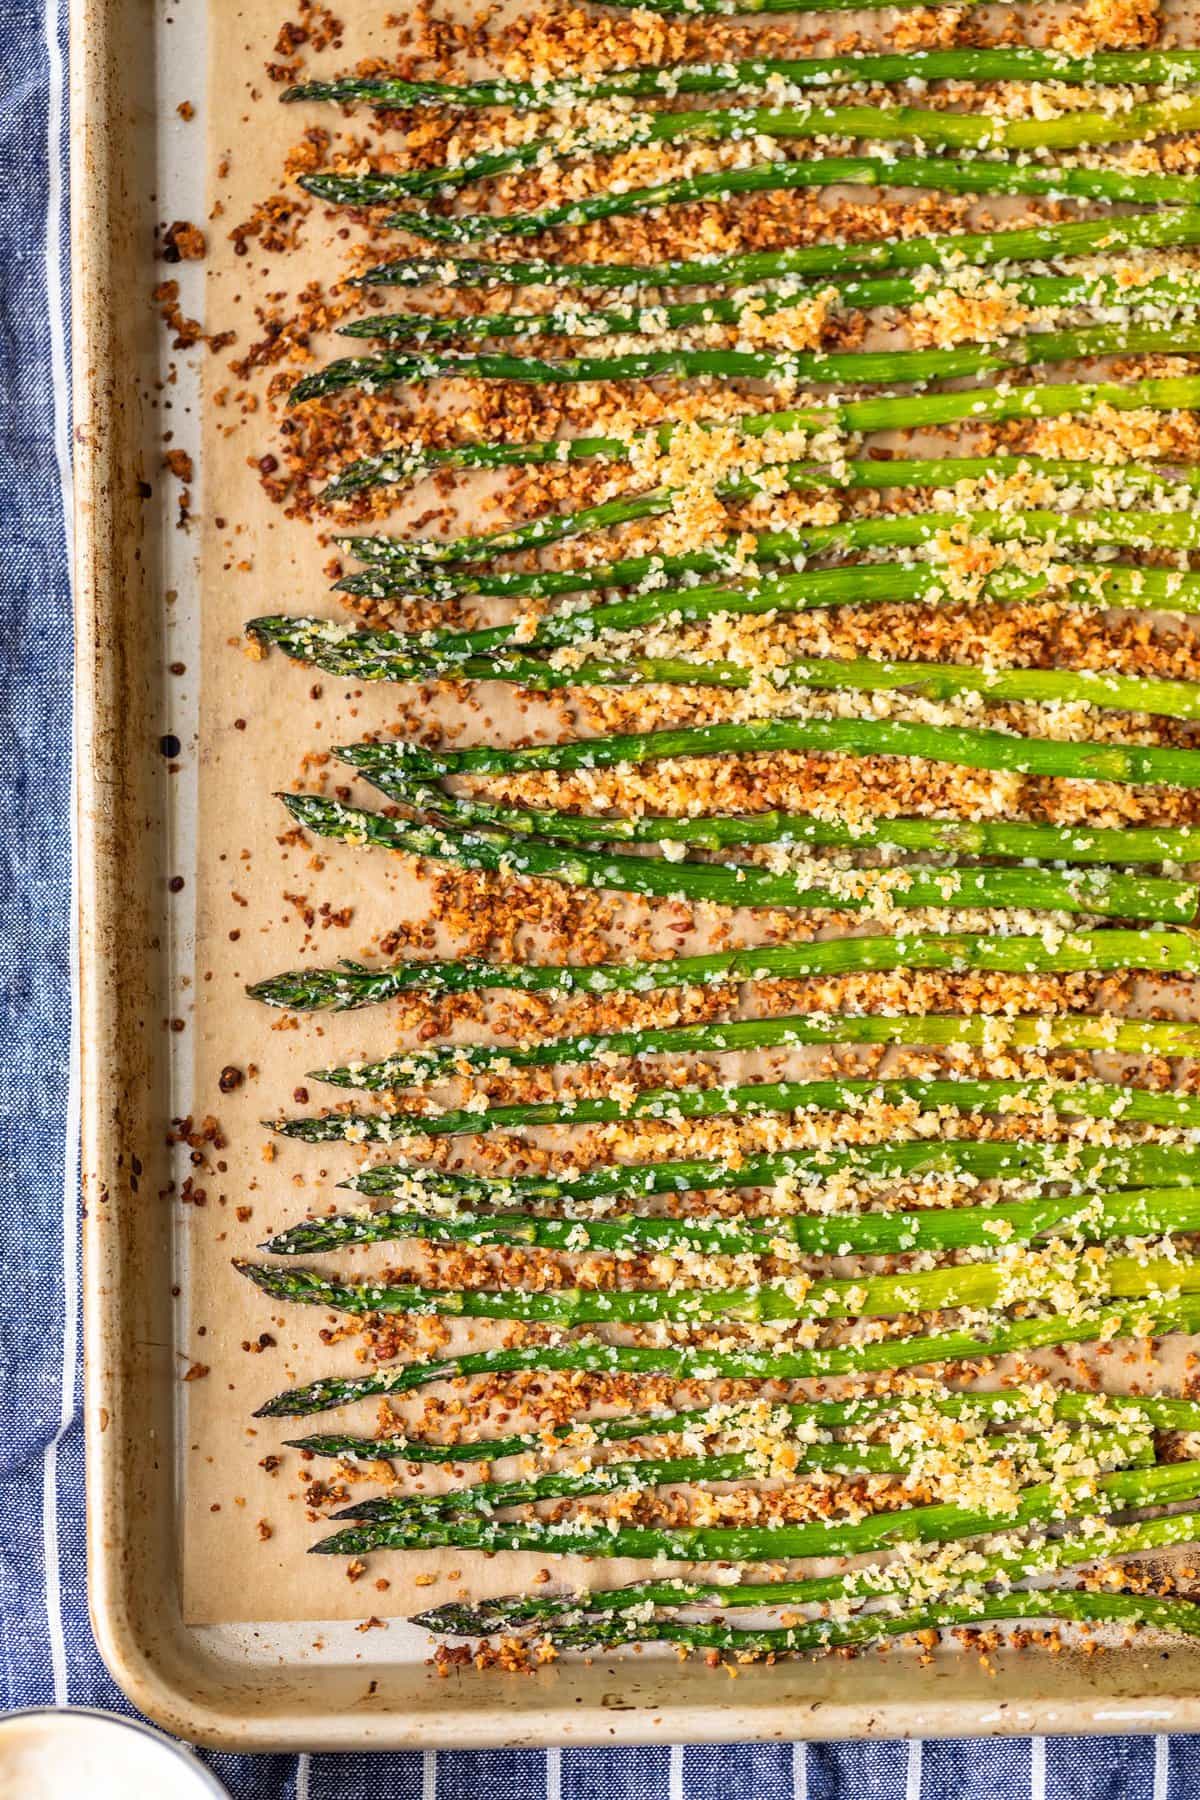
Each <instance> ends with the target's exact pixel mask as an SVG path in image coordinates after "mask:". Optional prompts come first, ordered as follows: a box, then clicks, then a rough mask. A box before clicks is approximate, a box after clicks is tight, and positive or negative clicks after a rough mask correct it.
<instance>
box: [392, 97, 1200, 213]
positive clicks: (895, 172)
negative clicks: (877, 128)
mask: <svg viewBox="0 0 1200 1800" xmlns="http://www.w3.org/2000/svg"><path fill="white" fill-rule="evenodd" d="M947 116H949V115H947V114H940V115H939V117H943V118H944V117H947ZM843 185H846V186H859V187H873V188H883V189H889V190H890V189H896V188H916V189H932V190H933V191H935V192H937V193H945V194H970V195H984V194H1031V195H1044V196H1046V197H1048V198H1052V199H1068V198H1070V199H1075V200H1106V201H1127V202H1130V203H1132V204H1135V205H1139V204H1140V205H1148V206H1156V205H1179V206H1186V207H1188V208H1193V207H1195V206H1196V204H1197V199H1198V191H1197V186H1196V180H1195V177H1194V176H1190V175H1163V174H1157V173H1155V174H1141V173H1129V172H1126V171H1125V170H1122V169H1113V168H1106V169H1096V168H1089V167H1087V166H1085V165H1073V166H1066V167H1064V166H1063V165H1062V164H1057V165H1055V166H1054V167H1048V166H1036V165H1031V164H1028V163H1018V162H985V161H983V160H982V159H979V158H976V157H973V156H964V155H958V156H955V157H954V158H953V159H951V158H949V157H933V156H931V157H903V156H896V157H892V156H878V157H871V156H855V157H850V156H841V157H833V156H813V157H808V158H804V159H802V160H799V161H796V162H777V161H770V162H763V163H753V164H751V165H749V166H748V167H746V168H734V169H713V170H710V171H709V172H708V173H706V174H702V175H684V176H677V177H675V178H674V179H670V180H665V181H660V182H657V183H656V184H655V185H653V186H651V187H641V188H625V189H621V190H618V189H609V190H607V191H605V192H600V193H595V194H589V195H587V196H585V198H583V199H581V200H569V201H564V202H562V203H560V204H557V205H552V206H547V207H543V208H542V209H541V210H540V211H537V212H527V213H465V214H458V215H456V216H455V217H453V218H441V217H438V216H436V215H435V214H433V213H429V212H415V211H405V212H400V213H394V214H393V215H392V217H391V218H390V219H389V220H388V221H387V223H388V224H389V225H391V226H394V227H396V228H397V229H400V230H404V231H408V232H409V233H411V235H412V236H414V237H420V238H425V239H429V240H433V241H440V242H442V243H448V244H467V243H472V242H475V241H477V240H479V239H484V238H506V237H540V236H541V235H542V233H543V232H547V231H557V230H559V229H561V228H562V227H564V226H573V225H586V224H592V223H594V222H596V221H597V220H600V219H617V218H629V217H630V216H635V215H637V214H640V213H646V212H651V211H655V210H657V209H658V208H660V207H664V206H678V205H682V204H692V203H695V202H697V201H704V200H728V199H732V198H733V197H734V196H735V195H739V194H765V193H787V192H796V191H797V190H803V189H806V188H825V187H838V186H843Z"/></svg>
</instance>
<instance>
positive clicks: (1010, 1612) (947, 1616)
mask: <svg viewBox="0 0 1200 1800" xmlns="http://www.w3.org/2000/svg"><path fill="white" fill-rule="evenodd" d="M612 4H615V5H621V4H622V0H612ZM1172 1541H1174V1540H1172ZM318 1548H320V1546H318ZM1031 1619H1054V1620H1059V1621H1062V1622H1063V1623H1065V1624H1096V1625H1144V1626H1149V1627H1151V1628H1152V1629H1154V1630H1156V1631H1162V1632H1169V1633H1171V1634H1173V1635H1175V1636H1183V1637H1198V1636H1200V1606H1196V1605H1194V1604H1193V1602H1192V1601H1190V1600H1177V1599H1169V1600H1165V1599H1158V1598H1150V1597H1147V1596H1145V1595H1141V1594H1098V1593H1093V1592H1090V1591H1088V1590H1083V1589H1076V1588H1069V1589H1064V1588H1050V1589H1040V1588H1039V1589H1035V1590H1033V1591H1026V1592H1021V1593H1008V1594H985V1595H980V1596H979V1598H978V1599H974V1600H967V1601H964V1600H961V1599H947V1600H936V1601H935V1600H927V1601H925V1602H923V1603H922V1604H921V1605H920V1606H917V1607H914V1608H912V1609H911V1610H910V1611H908V1612H905V1613H899V1614H897V1613H891V1612H866V1613H863V1614H861V1615H859V1616H858V1617H855V1618H852V1619H846V1620H835V1619H811V1620H809V1621H807V1622H806V1623H805V1624H803V1625H767V1626H758V1627H755V1628H754V1629H751V1630H747V1629H745V1628H743V1627H738V1626H734V1625H725V1624H715V1623H713V1622H711V1621H707V1620H692V1619H678V1618H665V1619H664V1618H651V1619H644V1620H635V1619H632V1618H616V1619H603V1620H601V1619H589V1620H586V1621H583V1622H581V1623H579V1624H574V1625H562V1626H560V1625H554V1626H551V1628H550V1630H549V1632H548V1633H547V1636H548V1637H549V1639H550V1641H551V1642H552V1643H554V1644H556V1645H558V1646H560V1647H561V1648H563V1649H586V1648H589V1647H592V1648H594V1647H596V1646H599V1645H601V1644H603V1645H606V1646H608V1647H610V1648H611V1647H613V1646H615V1645H618V1644H637V1643H657V1642H664V1643H671V1644H678V1645H680V1646H682V1647H683V1648H684V1649H687V1650H710V1651H711V1650H728V1651H731V1652H734V1653H736V1655H737V1656H738V1658H739V1660H740V1659H742V1658H751V1659H753V1658H754V1657H770V1658H771V1659H772V1660H774V1659H775V1658H776V1657H779V1656H789V1655H792V1656H794V1655H796V1654H798V1653H801V1652H804V1651H818V1650H836V1649H857V1648H864V1647H866V1646H867V1645H870V1644H877V1643H882V1642H884V1641H886V1640H887V1639H890V1638H897V1637H907V1636H910V1635H913V1634H915V1633H922V1634H924V1633H927V1632H930V1631H944V1630H947V1629H949V1628H950V1627H951V1626H969V1627H975V1628H978V1627H980V1626H982V1625H984V1624H988V1623H993V1622H995V1623H1001V1624H1004V1623H1008V1624H1016V1623H1018V1622H1019V1621H1023V1620H1031Z"/></svg>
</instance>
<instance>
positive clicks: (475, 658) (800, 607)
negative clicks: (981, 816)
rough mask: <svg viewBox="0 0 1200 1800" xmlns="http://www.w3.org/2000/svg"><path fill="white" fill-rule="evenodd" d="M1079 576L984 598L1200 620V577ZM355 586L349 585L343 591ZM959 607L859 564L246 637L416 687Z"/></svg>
mask: <svg viewBox="0 0 1200 1800" xmlns="http://www.w3.org/2000/svg"><path fill="white" fill-rule="evenodd" d="M1071 569H1072V571H1073V574H1071V575H1070V576H1068V575H1066V573H1065V570H1064V569H1061V568H1060V569H1058V570H1047V571H1046V572H1045V573H1043V574H1038V575H1026V574H1024V573H1023V572H1022V571H1019V570H1015V569H999V570H997V571H996V572H995V573H994V574H993V575H990V576H988V577H987V578H986V579H985V580H984V581H983V583H982V584H981V594H982V596H983V597H984V598H986V599H989V600H1029V599H1036V598H1038V597H1039V596H1041V595H1043V594H1045V595H1047V596H1052V597H1053V598H1054V599H1056V600H1063V599H1065V600H1069V601H1073V602H1075V603H1076V604H1079V605H1083V606H1113V607H1117V606H1119V607H1123V608H1128V609H1131V610H1139V609H1151V610H1154V611H1162V612H1170V613H1182V614H1187V613H1193V612H1197V611H1200V571H1195V570H1188V571H1181V570H1178V569H1142V568H1122V567H1117V566H1115V565H1114V564H1111V563H1108V564H1106V563H1075V564H1072V565H1071ZM371 580H372V581H374V580H375V577H372V578H371ZM350 585H351V584H350V582H343V583H342V586H343V587H349V586H350ZM384 585H385V586H386V585H387V578H385V582H384ZM952 598H953V597H952V595H951V594H950V593H949V591H948V590H947V588H946V586H945V583H944V580H943V577H942V575H941V572H940V570H939V569H938V567H937V566H936V565H933V566H929V565H925V564H920V563H914V564H904V563H857V564H851V565H850V566H849V567H842V568H832V569H813V570H806V571H805V572H804V573H802V574H799V575H783V576H779V577H776V578H775V579H774V580H769V581H758V582H755V583H754V584H753V585H752V586H750V587H745V588H736V587H721V586H699V587H691V588H687V587H673V588H651V589H649V590H648V591H647V592H645V593H642V594H634V595H632V596H629V597H627V598H625V599H622V600H614V601H609V602H606V603H601V604H599V605H593V606H590V607H588V608H587V609H586V610H584V611H578V612H570V611H567V612H559V613H555V614H552V615H550V616H549V617H547V618H544V619H543V620H541V621H540V622H539V623H538V624H537V625H536V626H535V627H534V629H533V630H532V631H528V634H527V636H525V637H523V638H522V636H521V628H520V627H519V626H518V625H517V624H515V623H514V624H508V625H497V626H484V627H480V628H477V629H474V630H469V631H440V632H435V631H430V632H392V631H355V630H352V629H351V628H349V627H347V626H343V625H340V624H337V623H335V622H334V621H332V620H328V619H317V618H311V617H308V618H306V617H298V618H289V617H286V616H281V615H278V614H276V615H273V616H267V617H263V618H258V619H251V620H250V621H249V622H248V623H247V626H246V630H247V632H248V633H249V634H250V635H251V636H252V637H254V638H256V639H257V640H258V642H259V643H260V644H264V645H274V646H276V647H278V648H279V649H281V650H283V651H284V653H285V654H286V655H287V656H290V657H293V658H295V659H296V660H297V661H300V662H309V663H315V664H316V666H317V667H318V668H321V669H324V670H325V671H326V673H327V674H330V675H348V676H352V677H353V678H354V679H356V680H359V681H412V680H416V679H418V678H421V677H424V676H425V675H427V673H428V665H429V664H430V663H433V662H437V663H445V664H446V665H447V666H448V673H452V668H453V666H458V665H461V666H462V667H463V668H464V669H465V668H467V667H468V666H473V665H476V664H478V663H479V659H481V658H485V657H486V656H487V655H488V653H489V652H490V651H492V650H495V649H499V650H505V649H508V648H509V647H510V646H513V645H515V644H517V643H518V642H519V643H520V645H521V648H522V649H523V650H527V651H533V650H545V649H555V648H558V647H560V646H562V645H565V644H585V643H588V642H589V641H591V640H592V639H594V638H596V637H598V636H599V635H600V634H601V633H603V632H613V633H616V632H621V633H626V632H634V631H639V630H641V629H643V628H644V627H645V626H647V625H654V624H658V623H669V624H672V625H677V626H678V625H684V624H698V623H701V622H702V621H704V620H707V619H712V618H720V617H723V616H725V615H730V616H732V617H735V618H754V617H761V616H762V615H763V614H764V613H776V612H781V613H790V612H799V611H805V610H808V609H812V608H819V607H833V606H842V605H848V604H853V605H855V606H862V605H870V604H873V603H876V602H879V601H884V602H886V603H887V604H888V605H896V604H899V603H901V602H904V601H909V600H912V601H919V602H921V603H923V604H925V605H939V604H947V603H950V602H951V601H952ZM526 630H527V627H526Z"/></svg>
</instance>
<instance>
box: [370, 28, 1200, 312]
mask: <svg viewBox="0 0 1200 1800" xmlns="http://www.w3.org/2000/svg"><path fill="white" fill-rule="evenodd" d="M917 54H922V53H921V52H917ZM933 54H938V53H937V52H934V53H933ZM951 54H954V52H951ZM867 60H868V59H867V58H865V57H856V58H855V62H856V64H861V63H864V62H865V61H867ZM1198 239H1200V213H1197V212H1195V211H1186V210H1179V211H1176V210H1169V211H1162V212H1151V213H1135V214H1130V215H1127V216H1123V217H1119V218H1112V217H1105V218H1100V219H1068V220H1058V219H1044V220H1041V221H1040V222H1039V223H1037V224H1034V225H1020V226H1016V227H1009V228H1008V229H1007V230H1002V231H1001V230H997V231H961V232H945V233H934V234H933V235H931V236H928V237H927V236H925V235H923V234H922V235H920V236H914V237H907V238H873V239H871V240H869V241H867V242H865V243H854V244H847V243H839V242H822V243H819V244H803V245H796V246H793V247H791V248H789V249H786V250H749V251H743V252H741V253H740V254H734V255H726V256H721V255H715V254H712V253H709V254H707V255H701V256H697V257H695V258H693V259H690V260H689V259H674V260H672V261H669V262H660V263H571V262H563V261H562V260H561V259H559V258H556V259H554V260H553V261H532V262H530V261H524V262H516V261H485V262H480V261H471V260H469V259H466V258H464V259H463V260H461V261H457V262H451V261H447V260H446V259H445V258H436V259H427V260H421V259H420V258H417V257H402V258H400V259H398V260H397V261H394V262H385V263H377V264H376V265H375V267H374V268H371V269H368V270H367V273H366V274H365V275H364V276H363V277H362V284H363V286H364V287H431V286H436V287H440V288H445V287H450V288H458V287H496V286H500V287H578V288H638V287H717V286H720V287H728V286H742V285H743V284H744V283H746V282H750V281H773V280H777V279H779V278H780V277H781V276H794V275H802V276H810V277H821V278H823V279H829V280H840V279H844V278H846V277H848V276H852V275H854V274H855V273H856V272H857V271H860V270H863V269H914V268H930V267H933V268H943V267H945V266H946V264H947V262H948V260H949V259H951V258H953V259H955V260H958V259H959V258H961V259H962V261H963V262H967V263H972V264H974V265H976V266H978V267H991V266H993V265H994V264H996V263H1021V262H1044V261H1057V260H1058V259H1059V258H1062V257H1071V256H1085V255H1088V254H1089V253H1092V252H1095V251H1120V250H1128V249H1132V248H1134V247H1137V246H1147V247H1172V246H1175V245H1179V244H1194V243H1195V242H1197V240H1198Z"/></svg>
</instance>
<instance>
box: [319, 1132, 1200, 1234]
mask: <svg viewBox="0 0 1200 1800" xmlns="http://www.w3.org/2000/svg"><path fill="white" fill-rule="evenodd" d="M1195 1172H1196V1171H1195V1151H1194V1149H1193V1148H1192V1147H1191V1146H1190V1145H1187V1146H1179V1145H1171V1144H1162V1143H1142V1144H1129V1143H1121V1144H1104V1145H1097V1144H1081V1143H1077V1142H1075V1141H1074V1140H1073V1139H1068V1140H1067V1141H1066V1142H1050V1143H1030V1142H1028V1141H1024V1140H1015V1141H1014V1140H1011V1139H1008V1138H946V1137H942V1138H936V1139H932V1140H931V1139H928V1138H900V1139H893V1140H891V1141H890V1142H888V1143H886V1144H855V1145H852V1146H850V1147H845V1146H840V1147H834V1148H831V1147H829V1146H828V1145H815V1146H809V1147H806V1146H798V1147H796V1148H794V1149H791V1150H773V1151H767V1152H765V1153H760V1154H758V1155H753V1154H751V1155H747V1156H744V1157H740V1158H738V1159H737V1160H736V1161H734V1162H730V1161H729V1160H728V1159H726V1158H723V1157H719V1156H717V1157H684V1158H672V1159H668V1160H666V1161H663V1162H651V1163H604V1164H600V1165H599V1166H597V1167H596V1168H592V1169H586V1170H583V1171H581V1172H580V1173H578V1174H571V1175H559V1176H555V1175H508V1176H499V1177H497V1176H490V1177H489V1176H483V1175H470V1174H464V1173H462V1172H454V1173H449V1172H447V1171H445V1170H441V1169H431V1168H427V1167H425V1166H424V1165H423V1164H419V1163H417V1164H412V1163H372V1164H370V1165H369V1166H368V1167H366V1168H364V1169H359V1170H358V1171H357V1173H356V1174H354V1175H352V1176H351V1177H350V1178H349V1180H347V1181H344V1182H342V1183H341V1185H342V1187H345V1188H350V1189H352V1190H353V1191H354V1192H355V1193H360V1194H370V1195H373V1196H376V1197H377V1196H379V1195H384V1194H390V1195H399V1196H400V1198H401V1200H402V1202H403V1203H404V1204H405V1205H407V1206H409V1207H412V1208H414V1209H420V1210H427V1209H428V1208H430V1206H431V1205H432V1204H433V1203H435V1202H442V1203H445V1202H451V1203H453V1205H454V1206H455V1207H466V1208H468V1209H470V1208H472V1207H479V1208H486V1209H487V1210H488V1211H490V1212H496V1211H501V1210H503V1208H505V1207H506V1206H511V1207H522V1206H524V1207H530V1206H547V1205H558V1206H559V1207H560V1208H561V1209H562V1211H563V1212H564V1213H565V1214H566V1215H567V1216H568V1217H571V1218H575V1217H578V1218H581V1219H584V1220H587V1219H590V1218H592V1217H594V1216H595V1213H594V1211H593V1206H594V1203H595V1202H596V1201H598V1200H600V1201H603V1200H611V1199H614V1198H615V1199H620V1200H622V1201H625V1202H630V1201H635V1200H640V1199H647V1198H649V1197H650V1196H652V1195H655V1194H679V1193H689V1192H704V1191H706V1190H709V1189H714V1188H717V1189H725V1190H729V1189H737V1188H747V1187H764V1186H766V1187H769V1186H772V1185H773V1184H774V1183H775V1182H778V1181H797V1182H804V1183H806V1184H808V1185H809V1186H814V1187H820V1186H821V1185H822V1184H823V1183H825V1182H828V1181H830V1180H833V1179H834V1178H836V1177H837V1176H839V1175H842V1174H850V1175H853V1176H854V1177H856V1178H857V1179H858V1180H860V1181H874V1180H883V1181H903V1180H912V1179H919V1178H921V1177H926V1176H931V1175H946V1176H950V1177H958V1178H960V1179H970V1178H971V1177H974V1178H976V1179H978V1180H983V1181H1003V1180H1008V1181H1012V1180H1015V1179H1017V1178H1018V1177H1025V1178H1026V1179H1029V1180H1036V1181H1055V1182H1058V1183H1063V1184H1065V1185H1066V1187H1067V1188H1068V1190H1069V1192H1070V1193H1072V1194H1076V1195H1078V1194H1084V1193H1094V1192H1095V1191H1097V1190H1098V1189H1111V1188H1121V1187H1130V1186H1145V1185H1146V1184H1148V1183H1154V1184H1155V1185H1159V1186H1165V1185H1174V1186H1179V1187H1190V1186H1191V1185H1192V1182H1193V1180H1194V1177H1195Z"/></svg>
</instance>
